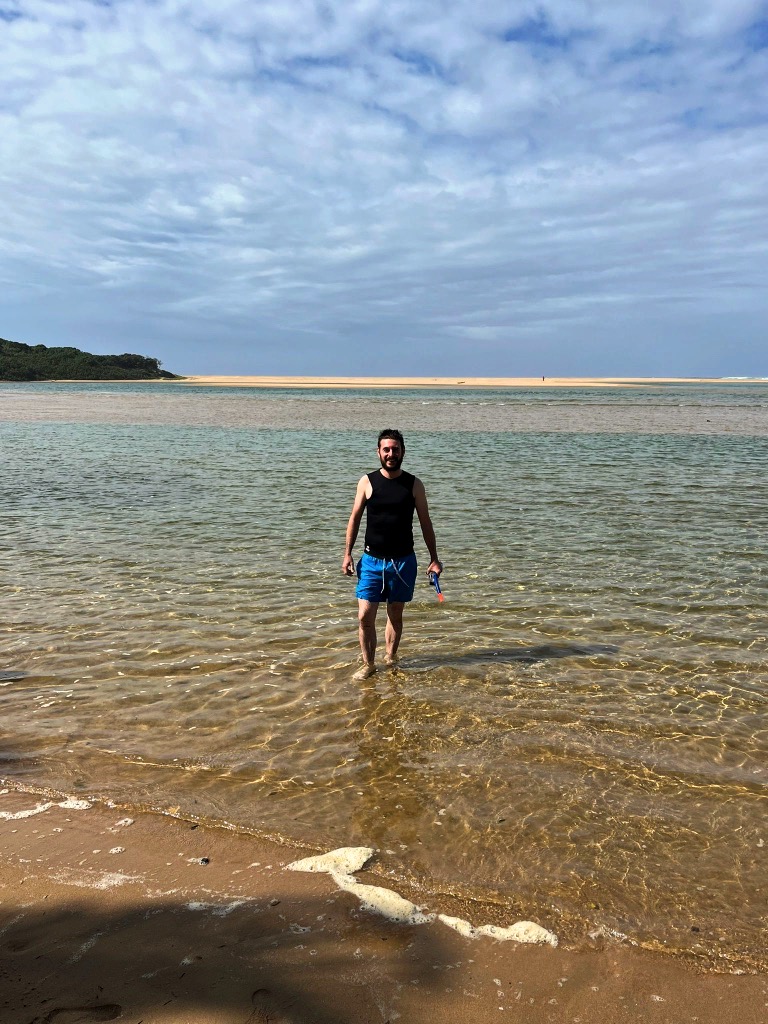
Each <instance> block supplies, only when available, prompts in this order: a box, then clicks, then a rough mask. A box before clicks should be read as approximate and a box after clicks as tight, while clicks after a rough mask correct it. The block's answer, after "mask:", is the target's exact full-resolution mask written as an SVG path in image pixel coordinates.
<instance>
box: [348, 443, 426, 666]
mask: <svg viewBox="0 0 768 1024" xmlns="http://www.w3.org/2000/svg"><path fill="white" fill-rule="evenodd" d="M378 453H379V461H380V462H381V469H377V470H375V471H374V472H373V473H367V474H366V475H365V476H363V477H361V478H360V482H359V483H358V485H357V494H356V495H355V503H354V505H353V506H352V515H351V516H350V517H349V523H348V524H347V545H346V550H345V552H344V558H343V560H342V563H341V571H342V572H343V573H344V574H345V575H347V576H353V575H354V572H355V563H354V560H353V558H352V549H353V547H354V546H355V541H356V540H357V532H358V530H359V528H360V520H361V519H362V517H363V511H365V510H367V513H368V515H367V521H366V529H365V551H364V553H363V555H362V557H361V558H360V561H359V562H358V563H357V578H358V584H357V590H356V594H357V600H358V622H359V625H360V650H361V651H362V653H363V667H362V668H361V669H360V670H359V671H358V672H356V673H355V675H354V678H355V679H367V678H368V677H369V676H372V675H373V673H374V672H375V671H376V664H375V661H376V613H377V612H378V610H379V604H380V602H381V601H383V600H386V602H387V628H386V631H385V633H384V637H385V640H386V645H387V647H386V663H387V664H388V665H392V664H394V663H395V661H396V658H397V648H398V645H399V644H400V637H401V635H402V632H403V608H404V607H405V605H406V604H407V603H408V602H409V601H410V600H411V599H412V598H413V590H414V587H415V586H416V568H417V567H416V555H415V554H414V551H413V513H414V510H415V511H416V514H417V515H418V517H419V525H420V526H421V533H422V536H423V537H424V543H425V544H426V545H427V549H428V551H429V557H430V559H431V561H430V563H429V568H428V569H427V572H434V573H437V574H438V575H440V573H441V572H442V571H443V567H442V565H441V563H440V561H439V560H438V557H437V543H436V541H435V531H434V529H433V527H432V520H431V519H430V518H429V509H428V507H427V495H426V492H425V490H424V484H423V483H422V482H421V480H419V479H417V477H415V476H412V475H411V474H410V473H406V472H404V470H402V469H401V468H400V466H401V464H402V461H403V457H404V455H405V441H404V440H403V435H402V434H401V433H400V431H399V430H382V432H381V433H380V434H379V439H378Z"/></svg>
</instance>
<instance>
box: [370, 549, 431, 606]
mask: <svg viewBox="0 0 768 1024" xmlns="http://www.w3.org/2000/svg"><path fill="white" fill-rule="evenodd" d="M357 579H358V581H359V582H358V584H357V589H356V590H355V593H356V594H357V596H358V597H359V598H360V599H361V600H362V601H372V602H374V603H376V604H378V603H379V602H380V601H387V602H390V601H404V602H408V601H410V600H412V599H413V590H414V587H415V586H416V555H415V554H413V552H411V554H410V555H406V557H405V558H395V559H392V558H374V556H373V555H369V554H367V553H366V554H363V555H361V556H360V560H359V561H358V563H357Z"/></svg>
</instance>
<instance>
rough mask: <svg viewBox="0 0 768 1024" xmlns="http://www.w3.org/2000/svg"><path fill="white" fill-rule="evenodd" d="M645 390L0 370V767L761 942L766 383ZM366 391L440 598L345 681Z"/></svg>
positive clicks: (670, 928)
mask: <svg viewBox="0 0 768 1024" xmlns="http://www.w3.org/2000/svg"><path fill="white" fill-rule="evenodd" d="M643 395H644V393H643V392H642V391H640V390H637V389H632V390H629V389H610V390H609V391H603V390H602V389H601V390H599V391H598V390H594V391H592V390H589V389H582V390H578V391H576V390H574V391H570V390H569V389H564V390H563V391H558V392H557V394H555V395H553V393H552V392H551V391H547V392H542V391H528V392H525V391H524V390H522V389H520V390H519V391H515V392H514V393H511V394H508V393H506V392H477V393H469V392H458V393H452V392H441V393H435V392H418V391H408V392H392V393H387V394H386V395H382V394H380V393H376V394H375V395H374V396H373V397H370V396H366V395H365V394H364V393H362V392H359V393H358V392H332V393H329V392H320V391H315V392H309V393H306V394H305V393H303V392H302V393H301V394H297V393H296V392H291V393H290V394H286V393H285V392H281V391H278V390H270V391H262V390H260V389H243V390H240V389H217V388H203V389H197V388H194V389H193V388H180V387H179V386H178V385H154V384H153V385H143V386H142V385H125V386H123V385H121V386H120V387H119V388H115V387H114V386H110V385H90V386H81V385H5V386H2V385H0V445H1V446H2V453H3V483H4V487H3V491H2V497H0V528H1V529H2V536H3V538H4V543H3V545H2V549H1V550H0V591H1V592H2V596H3V607H4V609H5V616H4V622H3V625H2V628H1V629H0V657H1V658H2V662H1V663H0V707H1V708H2V721H3V733H4V740H3V743H2V748H0V774H2V776H3V777H4V778H5V780H7V781H8V782H10V783H11V784H25V785H31V786H38V787H41V788H42V787H50V788H53V789H56V790H58V791H60V792H66V793H72V794H77V795H80V794H83V795H85V794H87V795H91V796H94V797H96V798H99V799H104V800H112V801H115V802H116V803H119V804H121V805H125V806H127V807H134V808H156V809H164V810H170V811H172V812H173V813H179V814H183V815H186V816H191V817H195V818H196V819H198V820H201V821H209V822H228V823H230V824H231V825H233V826H234V827H237V828H239V829H242V830H244V831H253V832H257V833H259V834H265V835H270V836H276V837H282V838H285V839H288V840H290V841H294V842H298V843H302V844H306V845H309V846H315V847H318V848H329V847H332V846H333V847H336V846H342V845H371V846H375V847H377V848H378V849H379V850H380V851H381V852H380V855H379V866H380V870H382V871H384V872H385V873H386V874H388V875H390V876H391V877H392V878H395V879H403V878H405V879H407V880H408V881H409V882H411V883H413V884H416V885H418V886H419V887H421V888H422V889H423V890H424V892H425V894H426V895H425V898H428V897H429V895H430V894H431V895H432V896H433V897H434V896H435V894H436V893H438V892H440V891H449V892H453V893H458V894H460V895H464V896H468V897H472V898H474V899H479V900H482V901H484V902H485V904H486V906H487V908H488V910H489V912H490V911H491V910H492V909H493V910H495V911H497V912H498V913H499V914H500V915H501V918H504V915H506V916H507V917H511V916H512V915H513V914H514V915H517V916H521V915H522V916H525V917H528V918H532V919H534V920H537V921H539V922H540V923H541V924H543V925H545V926H546V927H548V928H551V929H552V930H554V931H555V932H557V933H558V934H559V935H560V936H561V939H562V940H563V941H564V942H566V943H571V944H573V945H576V946H578V945H580V944H584V943H589V942H590V941H592V940H590V939H589V936H590V935H592V936H595V935H603V936H606V937H608V939H609V940H611V936H613V937H614V938H615V937H616V935H617V934H619V935H624V936H627V940H628V941H632V942H636V943H639V944H642V945H645V946H649V947H652V948H659V949H666V950H669V951H671V952H674V953H677V954H679V955H682V956H686V957H691V958H696V959H698V960H700V961H701V962H704V963H708V964H714V965H716V966H718V967H720V968H725V969H730V968H735V969H752V968H757V967H765V966H766V962H765V956H764V950H763V942H762V936H761V931H760V928H761V923H762V922H761V917H762V915H763V913H764V909H765V904H764V901H765V889H764V886H765V876H766V873H765V847H764V841H765V820H766V815H765V795H766V751H767V749H768V728H767V726H766V722H767V721H768V720H767V719H766V710H767V704H768V695H767V690H768V687H767V685H766V684H767V683H768V670H767V669H766V651H767V650H768V641H767V639H766V621H767V618H766V613H767V612H768V573H767V572H766V568H767V558H766V550H765V536H766V526H767V525H768V522H767V520H768V514H767V513H766V498H768V493H767V492H768V485H767V484H766V481H765V476H766V474H765V466H766V456H768V436H767V435H768V429H767V428H766V423H768V412H767V410H768V402H766V397H767V396H768V389H766V388H765V387H764V386H762V387H761V386H758V385H727V386H722V385H720V386H714V385H708V386H705V387H702V388H692V387H690V386H689V387H686V388H659V389H653V390H652V391H649V392H648V393H647V394H646V395H645V398H644V397H643ZM515 417H517V418H518V421H517V422H515ZM286 421H287V422H286ZM313 423H314V424H315V425H314V426H312V424H313ZM543 424H547V425H548V426H549V428H550V429H541V427H542V425H543ZM705 424H708V426H705ZM380 425H400V426H403V429H406V441H407V443H408V450H407V456H406V459H407V461H406V468H408V469H409V470H410V471H411V472H414V473H416V474H417V475H418V476H420V477H421V478H422V479H423V480H424V482H425V484H426V487H427V494H428V497H429V500H430V504H431V507H432V513H433V519H434V522H435V527H436V530H437V536H438V542H439V548H440V554H441V557H442V559H443V561H444V562H445V564H446V572H445V575H444V577H443V579H444V590H445V594H446V602H445V604H444V605H443V606H440V605H438V604H437V602H436V601H435V598H434V593H433V592H432V591H431V589H430V588H429V587H428V585H427V583H426V581H423V582H422V583H420V584H419V586H418V588H417V594H416V598H415V600H414V603H413V605H412V606H411V607H410V608H409V610H408V613H407V623H406V633H405V638H404V640H403V645H402V649H401V650H402V655H403V662H402V666H401V668H400V669H399V670H398V671H394V672H392V671H383V670H382V671H381V672H380V673H379V674H378V676H377V677H374V679H373V680H371V681H370V683H369V684H368V683H367V684H359V683H355V682H353V681H352V678H351V677H352V674H353V672H354V671H355V668H356V664H357V642H356V635H355V600H354V593H353V585H352V584H351V583H350V581H348V580H347V579H345V578H344V577H342V576H341V573H340V571H339V566H340V561H341V555H342V551H343V534H344V527H345V524H346V520H347V517H348V515H349V511H350V508H351V503H352V498H353V495H354V489H355V484H356V482H357V479H358V478H359V476H360V474H361V473H362V472H364V471H366V470H368V469H372V468H375V465H376V463H375V436H376V433H377V430H378V429H379V426H380ZM491 425H493V426H494V427H495V429H490V426H491ZM576 428H578V429H576ZM586 428H590V429H586ZM651 428H652V429H651ZM692 428H696V429H695V430H692ZM417 550H418V554H419V555H420V559H421V561H422V566H425V565H426V557H425V556H426V552H425V551H424V549H423V545H421V544H420V545H419V546H418V549H417ZM382 629H383V623H382ZM3 671H5V672H7V673H8V675H7V676H6V677H5V678H3V677H2V674H1V673H2V672H3ZM481 916H482V915H481Z"/></svg>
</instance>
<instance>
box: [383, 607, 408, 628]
mask: <svg viewBox="0 0 768 1024" xmlns="http://www.w3.org/2000/svg"><path fill="white" fill-rule="evenodd" d="M404 608H405V604H404V603H403V602H402V601H392V602H391V603H390V604H388V605H387V618H388V619H389V621H390V622H391V623H392V625H393V626H400V625H402V622H403V609H404Z"/></svg>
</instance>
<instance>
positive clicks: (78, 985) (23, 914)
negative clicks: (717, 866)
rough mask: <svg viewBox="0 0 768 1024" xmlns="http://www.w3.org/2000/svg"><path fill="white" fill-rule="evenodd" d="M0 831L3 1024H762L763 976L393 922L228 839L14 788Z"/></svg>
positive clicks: (274, 854) (6, 797)
mask: <svg viewBox="0 0 768 1024" xmlns="http://www.w3.org/2000/svg"><path fill="white" fill-rule="evenodd" d="M52 799H53V800H54V802H53V803H51V800H52ZM46 805H47V806H46ZM0 836H1V837H2V842H1V843H0V849H1V850H2V852H1V853H0V942H1V943H2V947H3V953H4V956H3V968H2V975H3V982H2V991H1V992H0V1019H1V1020H2V1021H3V1024H54V1022H55V1024H79V1022H83V1024H86V1022H90V1021H107V1020H120V1021H124V1022H126V1024H149V1022H152V1024H166V1022H167V1024H170V1022H173V1024H214V1022H215V1024H246V1022H253V1024H256V1022H267V1021H269V1022H272V1024H322V1022H327V1024H331V1022H333V1024H363V1022H371V1024H373V1022H381V1024H385V1022H388V1021H390V1022H394V1021H395V1020H398V1019H399V1020H403V1021H409V1022H413V1024H418V1022H420V1021H425V1022H426V1021H439V1022H440V1021H442V1022H446V1024H447V1022H449V1021H456V1020H462V1019H471V1020H477V1021H490V1020H511V1021H526V1022H527V1024H545V1022H547V1024H565V1022H571V1024H573V1022H587V1021H589V1022H590V1024H616V1022H619V1021H626V1022H630V1021H637V1020H641V1019H648V1020H653V1021H656V1022H659V1024H681V1022H683V1021H692V1022H693V1021H695V1022H698V1024H730V1022H731V1021H733V1020H739V1021H740V1024H758V1022H761V1021H763V1020H764V1019H765V1006H766V1001H767V1000H768V979H767V978H766V977H765V976H763V975H758V976H733V975H717V974H702V973H699V972H698V971H696V970H695V969H694V968H691V967H686V966H684V965H682V964H681V963H680V962H678V961H676V960H674V959H673V958H671V957H666V956H664V955H661V954H660V955H651V954H648V953H643V952H639V951H637V950H633V949H628V948H626V947H624V946H622V945H620V944H616V943H614V944H612V945H609V946H607V947H605V948H602V949H599V948H593V949H584V950H580V951H566V950H563V949H553V948H551V947H550V946H549V945H546V944H544V945H521V944H519V943H517V942H514V941H506V942H501V941H495V940H494V939H492V938H487V937H479V938H474V939H473V938H466V937H464V936H462V935H459V934H456V933H455V932H453V931H451V930H449V929H448V928H445V927H443V926H442V925H441V924H440V923H439V922H432V923H428V924H421V925H404V924H398V923H395V922H393V921H390V920H387V919H386V918H384V917H382V916H380V915H377V914H375V913H372V912H369V911H366V910H364V909H362V908H361V905H360V901H359V899H358V898H356V896H355V895H353V894H350V893H347V892H341V891H340V890H339V888H338V887H337V885H336V884H335V883H334V881H333V880H332V878H331V877H329V876H328V875H327V874H308V873H299V872H293V871H286V870H285V867H286V865H287V864H289V863H290V862H292V861H294V860H295V859H296V858H297V857H301V856H305V855H306V854H307V853H308V852H310V851H300V850H293V849H289V848H286V847H281V846H277V845H274V844H271V843H267V842H264V841H261V840H259V839H257V838H254V837H251V836H243V835H235V834H232V833H229V832H227V831H226V830H222V829H205V828H203V827H198V826H196V825H194V824H193V823H190V822H185V821H182V820H178V819H171V818H167V817H162V816H158V815H151V814H145V815H141V816H138V817H137V818H136V819H135V820H131V819H129V818H126V817H125V816H124V815H123V814H122V813H121V812H120V810H119V809H117V808H108V807H104V806H98V805H94V806H91V807H88V806H83V805H82V803H80V802H78V801H69V802H65V801H63V800H60V799H59V800H58V802H55V798H51V797H50V796H49V797H47V798H43V797H42V796H39V795H34V794H31V793H23V792H13V791H11V792H8V791H7V790H6V791H4V792H3V793H2V794H0ZM357 877H358V878H359V880H360V881H361V882H364V883H367V884H376V883H377V882H380V880H379V879H377V878H376V876H375V873H374V872H368V871H365V872H361V873H360V874H359V875H358V876H357ZM425 909H429V910H433V911H434V910H440V911H443V912H445V913H448V914H461V915H467V916H469V917H471V916H472V915H473V907H472V906H471V905H469V906H460V905H457V903H456V901H453V902H452V901H451V900H450V899H449V898H447V897H446V898H441V905H440V906H432V907H429V908H425ZM474 912H475V913H476V912H477V911H476V910H475V911H474ZM474 923H475V924H479V923H480V922H477V921H475V922H474Z"/></svg>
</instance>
